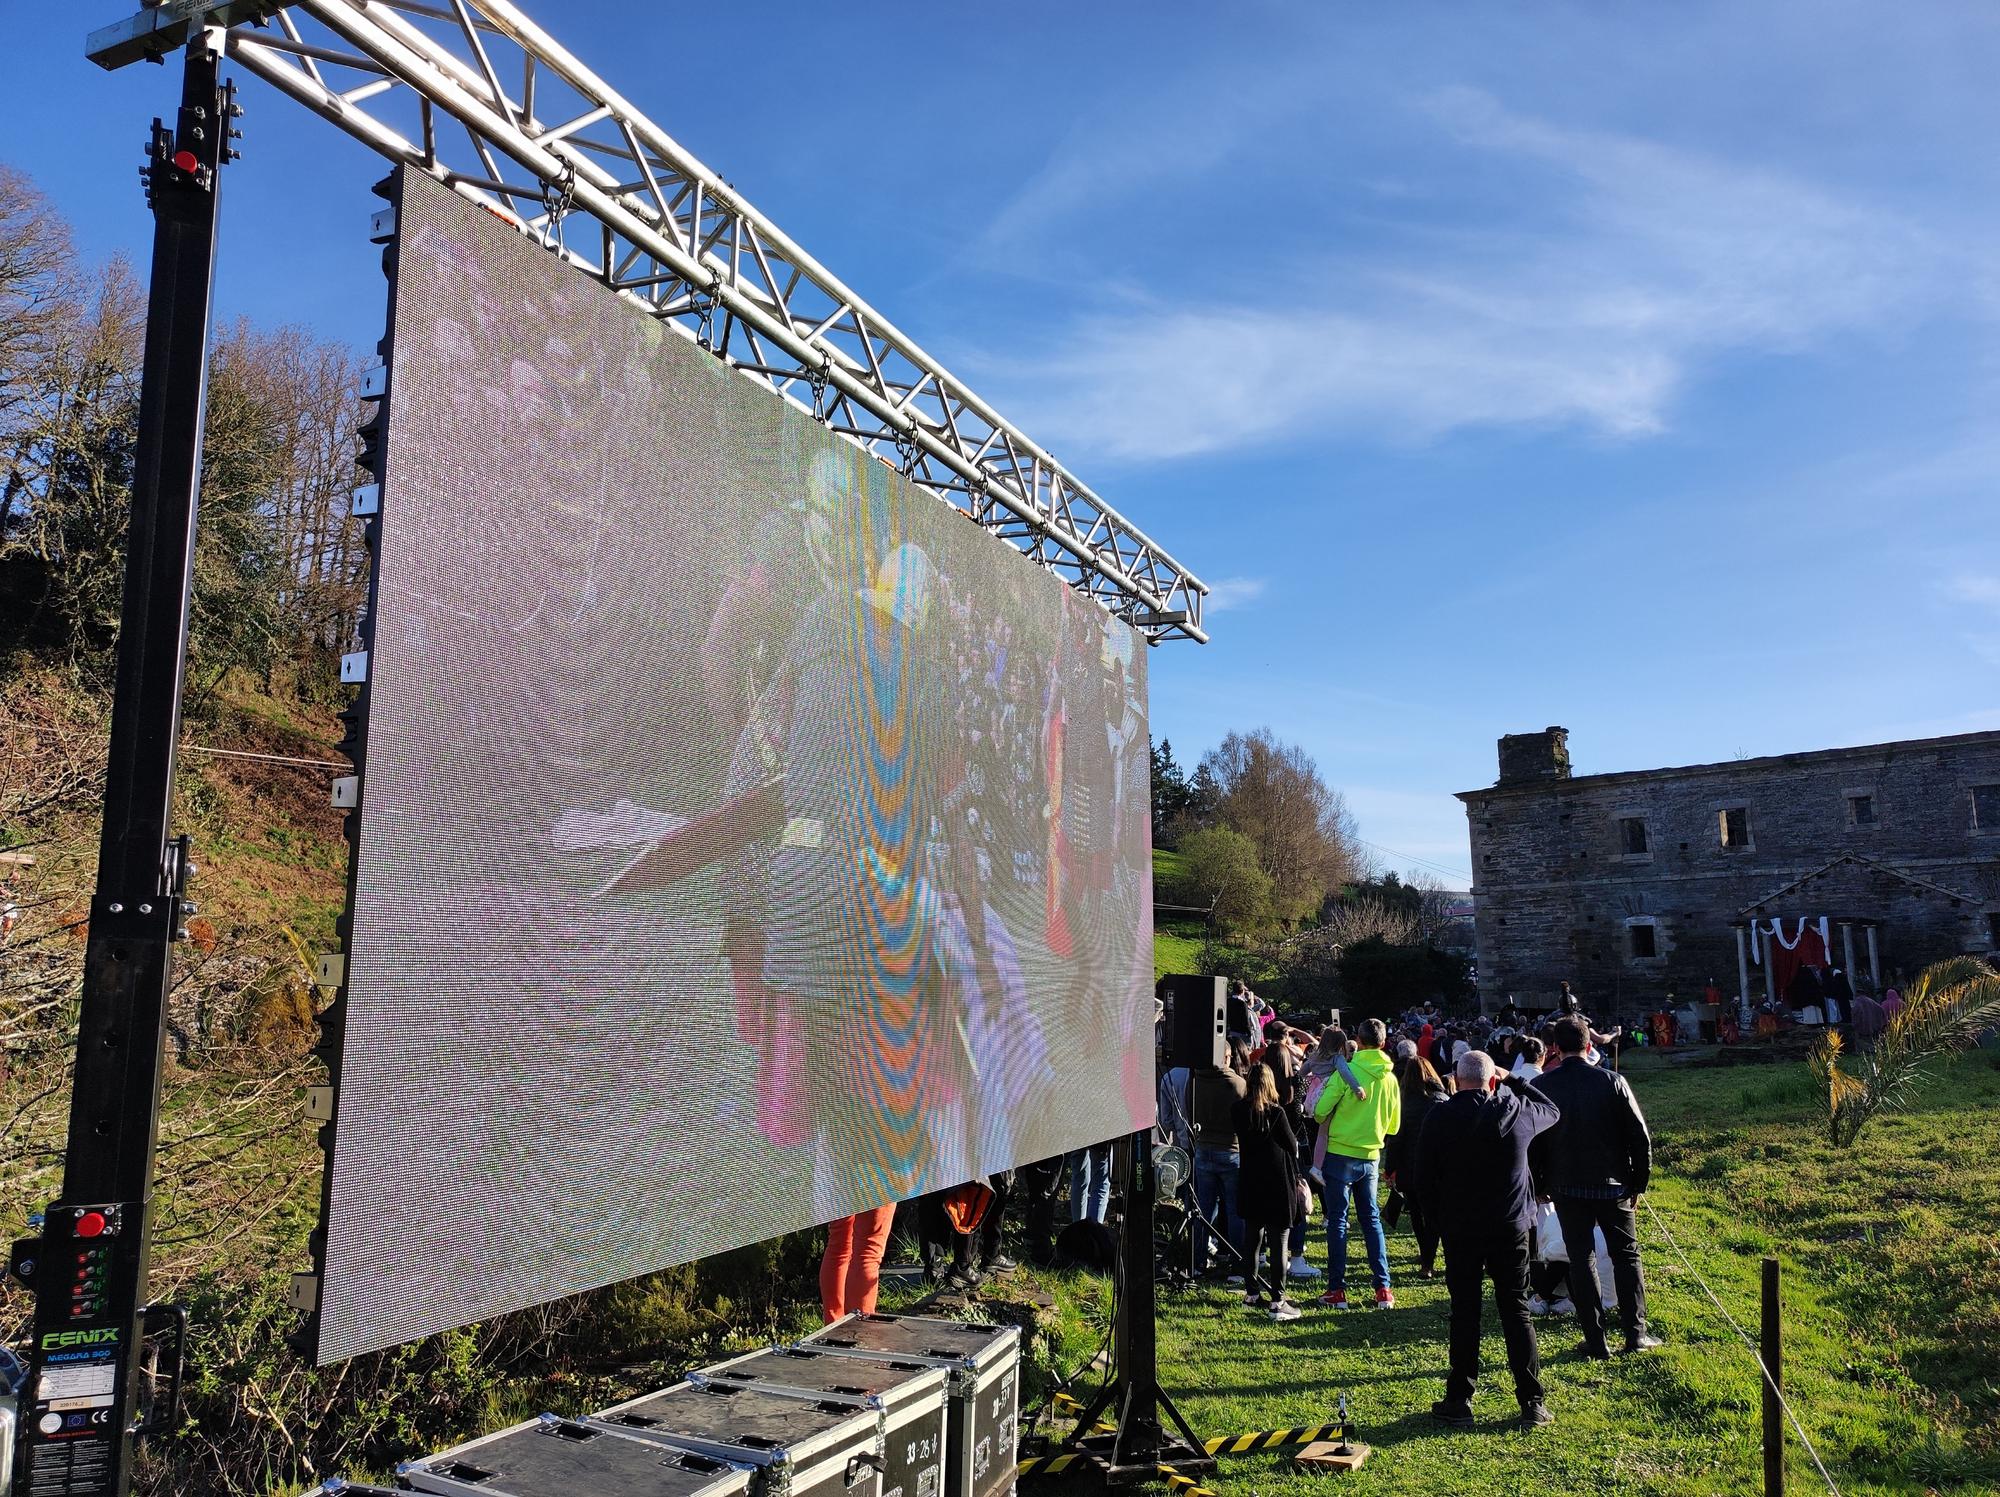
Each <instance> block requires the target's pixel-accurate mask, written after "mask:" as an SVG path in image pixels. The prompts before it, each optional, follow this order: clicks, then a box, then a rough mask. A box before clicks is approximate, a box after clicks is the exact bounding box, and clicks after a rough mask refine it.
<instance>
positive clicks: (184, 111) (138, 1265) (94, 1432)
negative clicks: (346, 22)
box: [14, 33, 235, 1497]
mask: <svg viewBox="0 0 2000 1497" xmlns="http://www.w3.org/2000/svg"><path fill="white" fill-rule="evenodd" d="M209 35H212V33H211V34H209ZM220 61H221V59H220V57H219V55H218V54H216V53H215V52H212V51H210V50H209V46H208V36H207V35H205V36H203V37H202V38H198V39H197V40H196V41H195V42H194V43H193V44H192V45H191V46H190V47H189V48H188V51H187V60H186V66H185V72H184V74H183V77H182V89H181V108H180V113H179V116H178V118H177V120H176V122H175V126H174V128H173V129H172V130H168V129H167V128H166V127H165V126H164V125H162V124H161V123H160V122H159V121H158V120H155V121H154V122H153V138H152V141H151V142H150V145H149V148H148V156H149V159H148V161H147V164H146V169H145V171H146V182H147V196H148V199H149V201H150V202H151V205H152V209H153V279H152V288H151V294H150V299H149V301H148V304H147V309H146V356H145V366H144V384H143V386H142V389H141V393H140V399H139V427H138V432H137V436H136V441H135V446H134V458H133V475H132V518H131V530H130V533H129V535H128V538H127V543H126V546H127V550H126V558H125V600H124V606H123V609H122V611H121V613H120V615H119V633H118V667H117V675H116V679H115V685H114V688H113V695H112V702H111V747H110V756H109V766H108V773H107V775H106V779H105V790H104V833H103V840H102V842H101V843H100V844H99V848H98V868H97V888H96V892H95V894H94V896H93V898H92V900H91V908H90V934H89V940H88V944H87V946H86V948H85V952H84V972H83V991H82V996H81V1011H80V1015H79V1021H78V1028H77V1048H76V1068H75V1086H74V1092H73V1094H72V1096H71V1099H70V1118H69V1146H68V1152H67V1154H66V1155H65V1157H64V1164H63V1187H62V1198H61V1200H60V1201H58V1202H57V1203H56V1204H55V1205H54V1206H52V1207H50V1208H49V1211H48V1213H47V1216H46V1218H45V1220H44V1223H43V1229H42V1238H41V1241H40V1243H39V1245H38V1247H37V1250H36V1252H35V1254H34V1267H33V1272H32V1277H31V1282H32V1284H33V1287H34V1290H35V1332H34V1342H33V1345H32V1346H31V1348H30V1360H29V1382H28V1384H27V1386H26V1387H25V1388H24V1389H23V1390H22V1397H21V1443H20V1447H19V1450H18V1454H19V1456H20V1459H19V1461H18V1462H17V1463H16V1471H15V1479H14V1490H15V1492H16V1494H21V1497H26V1494H32V1497H119V1494H123V1493H125V1492H126V1491H127V1490H128V1489H129V1487H130V1484H131V1474H132V1473H131V1465H132V1449H133V1440H134V1437H135V1436H136V1435H138V1434H140V1433H143V1432H144V1431H142V1430H141V1429H140V1428H139V1427H138V1420H137V1418H136V1417H135V1411H136V1407H137V1402H138V1400H137V1393H138V1384H139V1381H140V1359H141V1355H142V1350H143V1342H144V1326H145V1319H146V1315H145V1307H146V1275H147V1249H148V1243H149V1238H150V1233H151V1221H150V1208H151V1198H152V1189H153V1150H154V1145H155V1142H156V1139H157V1135H158V1126H159V1110H160V1061H161V1052H162V1047H163V1040H164V1035H165V1024H164V1018H165V1012H166V999H167V989H168V986H169V983H170V981H171V978H172V970H173V950H172V943H173V942H174V940H175V939H176V938H177V935H178V932H179V930H180V926H181V919H182V916H183V914H184V913H185V910H184V901H183V894H184V889H185V880H186V876H187V872H188V866H187V844H186V842H185V841H184V840H183V841H180V842H170V841H169V839H168V835H167V830H168V815H169V812H170V809H171V804H172V799H173V783H174V748H175V744H176V742H177V740H178V739H179V736H180V715H181V681H182V674H183V671H184V668H185V664H186V658H187V631H188V614H189V606H190V592H191V587H192V579H193V567H194V533H195V505H196V496H197V492H198V490H199V487H200V480H201V439H202V415H203V406H204V401H205V398H206V394H207V382H208V329H209V320H210V295H211V290H212V286H213V280H214V265H215V207H216V182H217V177H218V175H219V170H220V168H221V166H222V164H223V162H224V161H225V160H227V159H228V154H229V140H230V124H231V118H232V116H233V115H234V113H235V106H234V103H233V101H232V99H231V96H230V91H229V89H228V88H227V87H226V86H224V85H222V84H221V83H220V81H219V79H218V67H219V65H220Z"/></svg>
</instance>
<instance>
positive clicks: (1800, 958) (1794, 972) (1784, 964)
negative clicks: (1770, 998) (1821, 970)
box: [1764, 918, 1826, 1003]
mask: <svg viewBox="0 0 2000 1497" xmlns="http://www.w3.org/2000/svg"><path fill="white" fill-rule="evenodd" d="M1772 928H1775V929H1777V930H1780V931H1783V932H1784V936H1785V940H1787V941H1793V942H1795V944H1794V945H1793V947H1792V949H1791V950H1790V951H1787V950H1786V949H1785V947H1784V945H1783V943H1782V942H1780V941H1779V940H1778V938H1777V937H1776V936H1775V935H1773V934H1772V933H1771V930H1772ZM1764 960H1766V961H1767V962H1769V963H1770V964H1771V976H1772V977H1773V978H1774V979H1775V980H1776V982H1777V989H1778V1001H1779V1002H1780V1003H1783V1002H1784V1001H1785V994H1786V993H1788V992H1790V991H1791V987H1792V979H1793V978H1794V977H1797V976H1798V975H1799V968H1801V967H1824V966H1825V965H1826V942H1825V941H1822V940H1821V939H1820V934H1819V922H1818V921H1816V920H1807V919H1804V918H1801V919H1799V920H1798V921H1797V922H1793V921H1790V920H1773V921H1772V922H1771V925H1770V926H1769V927H1767V928H1766V929H1765V933H1764Z"/></svg>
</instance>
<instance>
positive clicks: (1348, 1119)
mask: <svg viewBox="0 0 2000 1497" xmlns="http://www.w3.org/2000/svg"><path fill="white" fill-rule="evenodd" d="M1234 997H1235V999H1236V1001H1235V1002H1233V1003H1232V1005H1231V1013H1232V1015H1235V1016H1237V1019H1236V1022H1237V1023H1238V1024H1239V1025H1240V1023H1241V1022H1242V1019H1243V1018H1245V1017H1247V1018H1248V1019H1249V1021H1250V1023H1251V1024H1252V1025H1253V1026H1255V1027H1253V1028H1252V1029H1251V1030H1250V1031H1249V1032H1242V1031H1241V1030H1240V1029H1239V1032H1237V1033H1235V1034H1232V1035H1231V1037H1230V1041H1229V1052H1228V1055H1229V1058H1228V1063H1227V1064H1226V1065H1224V1066H1222V1067H1217V1068H1212V1069H1211V1068H1201V1069H1189V1068H1185V1067H1174V1068H1168V1069H1165V1070H1164V1071H1163V1074H1162V1076H1161V1083H1160V1111H1159V1115H1160V1127H1161V1130H1162V1133H1163V1135H1164V1137H1165V1138H1166V1140H1167V1141H1168V1142H1170V1143H1174V1144H1177V1145H1180V1146H1181V1147H1184V1148H1186V1149H1187V1151H1188V1154H1189V1157H1190V1159H1191V1160H1192V1162H1193V1171H1192V1178H1193V1190H1194V1203H1193V1205H1194V1209H1195V1213H1196V1215H1195V1242H1194V1247H1193V1252H1194V1257H1195V1263H1194V1267H1195V1270H1196V1272H1197V1273H1202V1274H1206V1275H1208V1276H1210V1277H1211V1278H1216V1279H1220V1280H1222V1281H1224V1282H1225V1283H1228V1284H1231V1285H1234V1284H1236V1283H1238V1282H1241V1284H1242V1287H1243V1293H1244V1301H1245V1303H1246V1305H1248V1306H1250V1307H1252V1308H1255V1309H1258V1310H1261V1311H1263V1312H1265V1313H1267V1314H1268V1315H1269V1316H1270V1317H1271V1318H1272V1319H1273V1320H1274V1321H1277V1322H1288V1321H1292V1320H1296V1319H1299V1318H1300V1317H1301V1316H1302V1315H1303V1314H1304V1313H1305V1307H1304V1306H1302V1305H1301V1304H1299V1303H1297V1302H1296V1300H1295V1297H1294V1296H1295V1295H1296V1294H1297V1293H1298V1292H1299V1291H1298V1290H1297V1289H1296V1288H1295V1286H1298V1285H1300V1284H1301V1283H1312V1284H1314V1285H1317V1284H1318V1281H1320V1280H1322V1279H1324V1281H1325V1283H1324V1287H1323V1288H1322V1289H1320V1292H1319V1293H1318V1294H1317V1296H1316V1300H1315V1305H1316V1306H1317V1307H1319V1308H1323V1309H1326V1310H1330V1311H1338V1310H1345V1309H1348V1308H1350V1307H1353V1306H1356V1305H1363V1304H1372V1305H1373V1306H1374V1307H1375V1308H1376V1309H1379V1310H1393V1309H1395V1307H1396V1295H1395V1288H1394V1285H1393V1283H1392V1282H1391V1266H1390V1255H1389V1251H1388V1231H1389V1230H1390V1229H1392V1228H1393V1227H1395V1226H1396V1225H1397V1224H1398V1223H1399V1222H1400V1221H1401V1219H1402V1218H1403V1217H1405V1216H1407V1217H1408V1219H1409V1223H1410V1229H1411V1234H1412V1235H1413V1237H1414V1238H1415V1240H1416V1262H1415V1271H1416V1273H1417V1275H1418V1277H1419V1278H1422V1279H1431V1278H1433V1277H1435V1276H1436V1275H1437V1273H1438V1272H1439V1270H1440V1258H1441V1259H1442V1265H1441V1266H1442V1272H1443V1275H1444V1280H1445V1285H1446V1288H1447V1290H1448V1292H1449V1295H1450V1300H1451V1335H1450V1350H1449V1358H1448V1362H1449V1368H1450V1373H1449V1376H1448V1378H1447V1381H1446V1388H1445V1396H1444V1398H1443V1399H1441V1400H1440V1401H1439V1402H1438V1403H1437V1404H1435V1405H1434V1406H1433V1413H1435V1414H1436V1415H1437V1417H1439V1418H1440V1419H1442V1420H1444V1421H1445V1422H1447V1423H1449V1424H1453V1425H1467V1424H1470V1423H1471V1420H1472V1412H1471V1400H1472V1396H1473V1391H1474V1388H1475V1387H1476V1385H1477V1382H1478V1377H1479V1322H1480V1314H1481V1309H1482V1305H1483V1302H1484V1300H1485V1298H1486V1295H1487V1292H1488V1286H1489V1285H1490V1291H1491V1294H1492V1297H1493V1300H1494V1303H1495V1307H1496V1308H1497V1310H1498V1311H1499V1314H1500V1321H1501V1326H1502V1330H1503V1332H1504V1338H1505V1341H1506V1345H1507V1355H1508V1362H1509V1367H1510V1371H1511V1373H1512V1376H1513V1381H1514V1393H1515V1397H1516V1398H1517V1400H1518V1401H1519V1405H1520V1410H1521V1419H1522V1421H1523V1423H1524V1424H1525V1425H1528V1426H1530V1427H1532V1426H1537V1425H1541V1424H1546V1423H1548V1422H1549V1421H1550V1419H1551V1417H1552V1416H1551V1415H1550V1414H1549V1411H1548V1408H1547V1405H1546V1404H1545V1403H1544V1401H1543V1385H1542V1382H1541V1364H1540V1358H1539V1353H1538V1349H1537V1341H1536V1335H1535V1327H1534V1320H1533V1316H1534V1315H1535V1314H1537V1313H1541V1314H1548V1313H1555V1314H1573V1315H1574V1316H1575V1319H1576V1325H1577V1330H1578V1333H1579V1339H1580V1340H1581V1343H1582V1347H1583V1350H1584V1352H1585V1354H1586V1355H1588V1356H1592V1357H1609V1356H1611V1355H1612V1342H1611V1338H1610V1333H1609V1331H1608V1329H1607V1324H1606V1322H1607V1308H1608V1307H1612V1306H1615V1310H1616V1315H1617V1319H1618V1328H1619V1330H1620V1331H1621V1332H1622V1339H1621V1341H1620V1345H1621V1346H1622V1349H1623V1350H1624V1351H1625V1352H1628V1353H1632V1352H1642V1351H1645V1350H1647V1349H1649V1348H1651V1347H1653V1346H1657V1345H1658V1344H1659V1343H1658V1341H1657V1339H1656V1338H1655V1337H1653V1336H1652V1335H1651V1333H1650V1332H1649V1331H1648V1329H1647V1324H1646V1306H1645V1282H1644V1274H1643V1271H1642V1269H1641V1265H1640V1259H1639V1248H1638V1233H1637V1223H1636V1206H1637V1202H1638V1199H1639V1197H1640V1195H1641V1194H1642V1193H1643V1192H1644V1191H1645V1189H1646V1186H1647V1184H1648V1181H1649V1177H1650V1173H1651V1168H1652V1145H1651V1139H1650V1136H1649V1134H1648V1131H1647V1128H1646V1123H1645V1118H1644V1116H1643V1114H1642V1112H1641V1110H1640V1108H1639V1104H1638V1101H1637V1099H1636V1098H1635V1097H1634V1095H1633V1093H1632V1089H1631V1087H1630V1086H1629V1084H1627V1082H1626V1081H1625V1079H1624V1077H1623V1076H1622V1075H1620V1074H1618V1072H1617V1071H1616V1069H1615V1060H1616V1055H1617V1048H1618V1046H1619V1045H1620V1043H1621V1042H1622V1040H1623V1038H1624V1036H1623V1033H1622V1031H1620V1030H1619V1029H1616V1028H1614V1029H1612V1030H1610V1031H1608V1032H1606V1031H1600V1030H1598V1029H1596V1028H1595V1027H1594V1026H1593V1025H1592V1024H1591V1023H1590V1021H1589V1018H1588V1017H1587V1016H1586V1015H1585V1014H1584V1013H1583V1012H1582V1005H1581V1003H1580V1001H1579V1000H1578V999H1577V998H1576V996H1575V994H1573V993H1571V992H1570V991H1569V989H1568V988H1567V986H1565V988H1564V989H1563V992H1562V994H1561V995H1560V997H1559V999H1558V1006H1557V1008H1556V1010H1555V1012H1554V1013H1552V1014H1543V1015H1531V1014H1527V1013H1524V1012H1522V1011H1520V1010H1518V1009H1513V1008H1511V1005H1510V1007H1509V1009H1506V1010H1503V1011H1502V1012H1501V1013H1500V1014H1498V1015H1496V1016H1493V1017H1491V1018H1488V1017H1483V1016H1481V1017H1468V1018H1460V1019H1451V1020H1447V1019H1446V1017H1445V1016H1444V1015H1443V1013H1442V1012H1441V1011H1440V1010H1439V1009H1438V1008H1437V1007H1436V1006H1435V1005H1430V1004H1427V1005H1424V1006H1422V1007H1420V1008H1417V1009H1413V1010H1411V1011H1409V1012H1406V1013H1404V1014H1402V1015H1400V1016H1399V1017H1398V1018H1397V1019H1396V1020H1395V1021H1394V1022H1393V1023H1385V1022H1384V1021H1382V1020H1379V1019H1366V1020H1363V1021H1362V1022H1361V1023H1359V1024H1358V1025H1356V1026H1355V1029H1354V1032H1353V1034H1352V1035H1351V1036H1350V1035H1349V1034H1347V1033H1346V1032H1345V1031H1343V1030H1342V1029H1341V1028H1339V1027H1338V1026H1334V1025H1327V1026H1325V1027H1322V1028H1321V1029H1319V1030H1318V1031H1317V1032H1316V1033H1314V1032H1309V1031H1306V1030H1303V1029H1301V1028H1299V1027H1297V1026H1295V1025H1293V1024H1290V1023H1288V1022H1286V1021H1285V1020H1284V1019H1282V1018H1280V1017H1278V1016H1277V1015H1275V1014H1272V1013H1269V1012H1268V1011H1267V1006H1265V1005H1262V1004H1260V1003H1259V1002H1258V1001H1257V1000H1256V999H1255V995H1254V994H1249V993H1247V992H1246V991H1238V992H1237V993H1236V994H1235V995H1234ZM1385 1189H1386V1198H1385ZM1315 1201H1316V1202H1317V1203H1318V1204H1319V1207H1320V1209H1321V1212H1322V1215H1323V1218H1324V1221H1325V1224H1326V1244H1327V1257H1326V1265H1327V1266H1326V1269H1325V1270H1324V1272H1322V1270H1320V1269H1319V1268H1317V1267H1316V1266H1314V1265H1313V1264H1312V1263H1311V1262H1310V1261H1309V1259H1308V1257H1307V1255H1306V1243H1307V1221H1308V1218H1309V1215H1310V1211H1311V1206H1312V1204H1313V1203H1314V1202H1315ZM1357 1227H1358V1229H1359V1233H1358V1235H1359V1236H1360V1238H1361V1252H1360V1255H1359V1257H1360V1267H1359V1270H1358V1273H1356V1274H1355V1276H1356V1281H1357V1287H1356V1288H1355V1290H1354V1292H1353V1294H1352V1295H1351V1296H1350V1290H1349V1283H1348V1280H1349V1277H1350V1273H1354V1272H1355V1270H1354V1268H1353V1267H1352V1266H1351V1265H1350V1252H1349V1239H1350V1237H1351V1236H1352V1235H1355V1234H1354V1229H1355V1228H1357ZM1601 1261H1602V1262H1604V1263H1605V1264H1606V1265H1607V1266H1608V1279H1609V1282H1606V1278H1607V1275H1606V1274H1605V1273H1604V1272H1603V1271H1601V1270H1600V1267H1599V1264H1600V1262H1601ZM1360 1273H1365V1275H1366V1286H1367V1287H1366V1288H1361V1287H1359V1284H1360V1282H1361V1281H1360V1279H1359V1274H1360Z"/></svg>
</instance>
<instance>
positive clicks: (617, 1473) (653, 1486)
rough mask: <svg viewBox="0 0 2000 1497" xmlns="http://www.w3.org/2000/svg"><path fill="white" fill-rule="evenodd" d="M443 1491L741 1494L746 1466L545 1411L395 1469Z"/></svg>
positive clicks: (500, 1495)
mask: <svg viewBox="0 0 2000 1497" xmlns="http://www.w3.org/2000/svg"><path fill="white" fill-rule="evenodd" d="M396 1476H397V1478H398V1479H399V1480H400V1481H401V1482H402V1483H403V1484H404V1485H405V1486H406V1487H408V1488H409V1489H410V1490H413V1491H418V1492H432V1493H439V1494H444V1497H580V1494H583V1493H589V1494H590V1497H745V1494H746V1493H747V1492H748V1491H749V1488H750V1476H751V1473H750V1469H749V1467H748V1466H744V1465H735V1464H732V1463H731V1462H729V1461H728V1460H726V1459H721V1458H718V1457H714V1456H708V1455H702V1454H699V1453H696V1452H693V1451H686V1450H672V1449H668V1448H666V1447H664V1446H661V1445H657V1444H654V1443H652V1442H650V1441H647V1440H641V1439H637V1438H635V1437H634V1436H632V1435H628V1434H623V1433H620V1432H618V1431H616V1430H609V1429H603V1428H601V1427H599V1426H597V1425H594V1424H585V1423H584V1422H582V1421H581V1420H576V1419H558V1418H557V1417H556V1416H555V1415H553V1414H544V1415H542V1416H541V1418H539V1419H531V1420H529V1421H528V1422H527V1423H526V1424H517V1425H515V1426H514V1427H513V1428H512V1429H503V1430H501V1431H500V1432H499V1433H498V1434H492V1435H486V1436H483V1437H481V1438H480V1439H477V1440H471V1441H468V1442H467V1443H466V1444H464V1445H460V1446H458V1447H456V1448H455V1449H452V1450H447V1451H444V1452H443V1453H442V1454H439V1455H432V1456H426V1457H424V1459H422V1460H420V1461H407V1462H405V1463H404V1464H403V1465H402V1466H400V1467H398V1468H397V1470H396Z"/></svg>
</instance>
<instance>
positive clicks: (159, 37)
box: [83, 0, 287, 71]
mask: <svg viewBox="0 0 2000 1497" xmlns="http://www.w3.org/2000/svg"><path fill="white" fill-rule="evenodd" d="M286 3H287V0H165V3H163V4H159V5H149V6H148V7H146V9H144V10H142V11H140V12H139V13H138V14H137V15H133V16H127V17H126V18H125V19H124V20H122V21H114V22H113V23H112V24H111V25H109V26H101V27H99V28H98V29H97V30H95V31H93V32H91V33H90V35H89V36H87V37H85V38H84V42H83V55H84V56H85V57H88V58H89V59H90V60H91V61H92V62H94V63H96V64H97V65H98V66H99V67H101V68H104V69H105V70H107V71H115V70H116V69H118V68H122V67H124V66H125V65H126V64H127V63H133V62H146V61H148V60H151V61H153V62H158V61H160V60H161V59H162V58H164V57H165V56H166V55H167V54H168V53H169V52H177V51H179V50H180V49H181V48H182V47H184V46H186V45H187V43H188V40H189V39H190V38H191V37H193V36H194V35H195V33H196V32H199V31H202V30H205V29H206V28H208V27H210V26H236V25H240V24H241V23H243V22H245V21H263V20H268V19H269V18H270V17H271V16H273V15H275V14H276V13H277V12H279V11H281V10H283V9H284V8H285V5H286Z"/></svg>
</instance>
